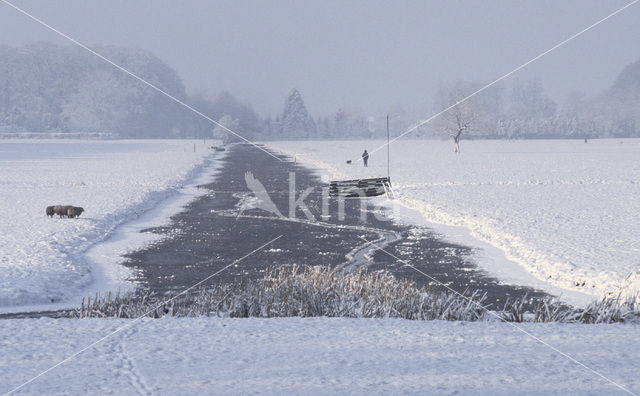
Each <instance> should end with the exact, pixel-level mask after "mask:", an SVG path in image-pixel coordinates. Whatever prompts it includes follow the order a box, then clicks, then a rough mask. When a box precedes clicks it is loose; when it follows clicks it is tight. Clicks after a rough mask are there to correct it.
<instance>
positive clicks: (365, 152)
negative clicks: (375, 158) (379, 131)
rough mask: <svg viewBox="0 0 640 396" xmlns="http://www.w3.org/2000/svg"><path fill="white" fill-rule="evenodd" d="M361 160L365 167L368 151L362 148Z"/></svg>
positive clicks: (367, 160)
mask: <svg viewBox="0 0 640 396" xmlns="http://www.w3.org/2000/svg"><path fill="white" fill-rule="evenodd" d="M362 161H363V162H364V166H365V168H366V167H367V162H369V153H367V150H366V149H365V150H364V153H362Z"/></svg>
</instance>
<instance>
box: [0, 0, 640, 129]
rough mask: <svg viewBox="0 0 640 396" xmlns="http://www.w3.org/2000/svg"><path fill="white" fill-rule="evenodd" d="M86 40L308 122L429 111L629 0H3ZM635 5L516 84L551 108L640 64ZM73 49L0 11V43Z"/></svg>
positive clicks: (205, 89)
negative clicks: (532, 87)
mask: <svg viewBox="0 0 640 396" xmlns="http://www.w3.org/2000/svg"><path fill="white" fill-rule="evenodd" d="M9 1H12V2H14V4H16V5H17V6H19V7H21V8H24V9H25V10H27V11H28V12H30V13H32V14H33V15H34V16H36V17H38V18H40V19H42V20H43V21H45V22H46V23H48V24H50V25H52V26H54V27H56V28H58V29H60V30H61V31H63V32H65V33H67V34H68V35H70V36H71V37H73V38H75V39H76V40H78V41H80V42H82V43H84V44H87V45H89V46H91V45H94V44H113V45H119V46H125V47H133V48H143V49H146V50H150V51H152V52H153V53H155V54H156V55H157V56H159V57H160V58H161V59H163V60H164V61H166V62H167V63H168V64H169V65H170V66H172V67H173V68H175V69H176V70H177V71H178V73H179V74H180V76H181V77H182V78H183V80H184V83H185V85H186V87H187V90H188V91H189V92H190V93H205V94H208V95H209V96H214V95H216V94H217V93H219V92H220V91H222V90H228V91H230V92H231V93H232V94H233V95H235V96H236V97H238V98H239V99H241V100H245V101H248V102H250V103H251V104H252V105H253V106H254V108H255V109H256V110H257V111H258V112H259V113H261V114H263V115H265V114H267V113H270V114H275V113H277V112H280V111H281V109H282V106H283V101H284V98H285V96H286V95H287V93H288V92H289V90H290V89H291V88H293V87H296V88H298V90H299V91H300V92H301V93H302V95H303V98H304V100H305V102H306V104H307V107H308V109H309V111H310V113H311V114H312V115H315V116H319V115H327V114H330V113H333V112H334V111H335V110H336V109H338V108H339V107H341V106H344V105H347V106H349V107H350V108H352V109H360V110H362V111H363V112H365V113H377V114H380V113H384V112H388V111H391V110H393V109H394V108H396V107H402V108H404V109H405V110H407V111H408V112H409V113H410V114H416V116H418V115H422V116H423V117H426V116H427V115H430V114H431V113H432V112H433V108H432V104H431V99H432V97H433V94H434V91H435V89H436V88H437V86H438V83H439V82H440V81H443V82H446V81H452V80H458V79H464V80H468V81H475V82H489V81H491V80H493V79H495V78H497V77H499V76H501V75H502V74H505V73H506V72H509V71H510V70H512V69H513V68H515V67H516V66H518V65H520V64H522V63H524V62H525V61H527V60H529V59H530V58H532V57H534V56H536V55H538V54H539V53H541V52H542V51H545V50H547V49H548V48H550V47H552V46H553V45H555V44H557V43H558V42H560V41H562V40H564V39H566V38H567V37H569V36H571V35H572V34H574V33H576V32H578V31H580V30H582V29H583V28H585V27H587V26H588V25H590V24H591V23H593V22H595V21H596V20H598V19H600V18H602V17H604V16H606V15H607V14H609V13H611V12H613V11H614V10H616V9H618V8H620V7H622V6H623V5H625V4H627V3H628V2H629V1H618V0H609V1H592V0H588V1H584V0H581V1H577V0H571V1H530V2H524V1H507V0H502V1H358V2H355V1H326V0H324V1H306V0H305V1H280V0H275V1H204V0H191V1H158V0H153V1H131V0H128V1H123V0H117V1H116V0H110V1H101V2H97V1H86V0H62V1H47V0H9ZM639 20H640V4H637V5H634V6H632V7H630V8H629V9H627V10H625V11H624V12H623V13H621V14H619V15H617V16H615V17H613V18H612V19H610V20H609V21H606V22H604V23H603V24H602V25H600V26H598V27H596V28H595V29H593V30H591V31H589V32H587V33H586V34H584V35H583V36H581V37H579V38H577V39H576V40H574V41H572V42H571V43H569V44H568V45H566V46H564V47H562V48H560V49H558V50H556V51H555V52H553V53H551V54H550V55H548V56H546V57H545V58H543V59H542V60H540V61H538V62H537V63H535V64H533V65H531V66H529V67H527V69H525V70H523V71H521V72H519V73H518V74H517V76H516V77H517V78H520V79H528V78H533V77H540V78H541V79H542V82H543V83H544V86H545V88H546V91H547V92H548V93H549V94H550V95H551V96H552V98H553V99H554V100H556V101H557V102H558V103H559V104H560V105H562V103H563V102H564V100H565V98H566V96H567V95H568V94H569V93H570V92H572V91H574V90H579V91H582V92H584V93H586V94H588V95H595V94H597V93H599V92H600V91H602V90H603V89H605V88H606V87H608V86H609V85H610V84H611V83H612V82H613V80H614V79H615V77H616V76H617V74H618V73H619V72H620V71H621V70H622V68H623V67H624V66H626V65H627V64H629V63H631V62H634V61H636V60H638V59H640V45H639V43H640V24H639V23H637V22H638V21H639ZM35 41H50V42H54V43H58V44H62V43H65V44H67V43H68V42H67V41H65V40H64V39H62V38H61V37H59V36H57V35H56V34H55V33H53V32H51V31H49V30H47V29H46V28H44V27H42V26H40V25H38V24H37V23H36V22H34V21H32V20H30V19H28V18H26V17H25V16H23V15H21V14H19V13H18V12H17V11H15V10H13V9H12V8H10V7H9V6H7V5H5V4H3V3H0V44H9V45H22V44H26V43H31V42H35Z"/></svg>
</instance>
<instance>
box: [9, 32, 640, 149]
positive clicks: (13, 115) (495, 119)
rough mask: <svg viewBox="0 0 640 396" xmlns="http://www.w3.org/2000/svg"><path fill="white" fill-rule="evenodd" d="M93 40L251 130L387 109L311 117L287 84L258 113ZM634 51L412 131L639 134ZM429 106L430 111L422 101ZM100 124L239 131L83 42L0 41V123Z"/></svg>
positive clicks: (108, 130) (363, 127)
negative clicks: (581, 86)
mask: <svg viewBox="0 0 640 396" xmlns="http://www.w3.org/2000/svg"><path fill="white" fill-rule="evenodd" d="M96 50H97V51H98V52H100V53H102V54H104V55H105V56H106V57H107V58H109V59H112V60H113V61H114V62H115V63H117V64H119V65H121V66H123V67H124V68H126V69H128V70H130V71H131V72H133V73H134V74H136V75H138V76H140V77H141V78H143V79H145V80H146V81H149V82H150V83H152V84H154V85H155V86H157V87H159V88H160V89H162V90H163V91H165V92H167V93H168V94H170V95H172V96H174V97H175V98H177V99H178V100H180V101H183V102H185V103H187V104H189V105H190V106H192V107H194V108H195V109H197V110H198V111H200V112H202V113H203V114H205V115H206V116H207V117H209V118H211V119H213V120H216V121H218V122H219V123H220V124H222V125H224V126H226V128H228V129H231V130H233V131H234V132H236V133H238V134H240V135H242V136H244V137H245V138H247V139H252V140H254V139H255V140H283V139H290V140H300V139H370V138H383V137H384V136H385V134H386V123H385V118H386V115H387V114H375V115H374V114H366V113H364V112H363V111H358V110H354V109H350V108H348V107H346V106H343V107H339V108H337V109H336V111H335V112H334V113H333V114H330V115H327V116H322V117H315V118H314V117H313V116H312V115H311V114H310V112H309V111H308V109H307V107H306V105H305V103H304V100H303V98H302V95H301V93H300V92H299V91H298V90H297V89H295V88H293V89H292V90H291V91H290V92H289V94H288V95H287V97H286V98H285V101H284V104H283V107H282V111H281V112H280V113H278V114H276V115H267V116H266V117H262V116H260V115H258V114H257V113H256V112H255V111H254V109H253V108H252V107H251V105H250V104H248V103H243V102H241V101H238V100H237V99H236V98H234V97H233V96H232V95H231V94H230V93H228V92H223V93H221V94H219V95H218V96H217V97H215V98H213V99H211V98H207V97H205V96H202V95H189V94H187V92H186V90H185V87H184V85H183V83H182V81H181V79H180V77H179V76H178V74H177V73H176V71H175V70H173V69H172V68H171V67H169V66H168V65H167V64H166V63H164V62H163V61H161V60H160V59H159V58H157V57H156V56H154V55H153V54H151V53H150V52H147V51H141V50H132V49H126V48H120V47H114V46H103V47H97V48H96ZM481 87H483V84H482V83H475V82H469V81H454V82H449V83H443V84H441V85H440V86H439V87H438V89H437V90H436V92H435V93H434V94H433V95H431V96H432V99H433V100H432V101H433V107H432V109H425V111H424V116H430V115H431V114H435V113H438V112H440V111H441V110H442V109H444V108H447V107H449V106H451V105H452V104H455V103H457V102H459V101H460V100H461V99H463V98H465V97H466V96H467V95H469V94H470V93H472V92H475V91H477V90H478V89H479V88H481ZM639 104H640V61H638V62H636V63H634V64H631V65H629V66H628V67H627V68H625V69H624V70H623V71H622V73H621V74H620V75H619V76H618V78H617V79H616V80H615V82H614V84H613V85H612V86H611V87H610V88H609V89H608V90H606V91H605V92H603V93H602V94H600V95H598V96H596V97H593V98H587V97H586V96H585V95H583V94H580V93H579V92H575V93H573V94H571V95H570V96H569V98H568V99H567V101H566V102H565V103H564V104H562V105H558V104H557V103H556V102H555V101H553V100H552V99H551V98H550V97H549V96H548V95H547V94H546V93H545V90H544V87H543V85H542V83H541V81H540V80H536V79H533V80H527V81H521V80H519V79H513V80H511V81H509V82H502V83H500V84H496V85H494V86H492V87H490V88H489V89H487V90H484V91H483V92H482V93H480V94H478V95H476V96H474V97H473V98H471V99H469V100H467V101H464V103H461V104H460V105H458V106H456V107H455V108H454V109H452V110H451V111H449V112H447V113H445V114H443V115H442V116H441V117H438V118H437V119H434V120H433V121H432V122H429V123H426V124H424V125H421V126H420V127H419V128H416V129H415V131H414V132H412V134H411V136H412V137H428V138H451V137H457V138H458V139H459V138H460V137H461V135H462V136H464V138H477V139H480V138H501V139H517V138H592V137H638V136H640V106H638V105H639ZM428 110H430V111H428ZM388 113H389V114H391V116H392V123H393V129H394V134H398V133H401V132H402V131H405V130H407V129H409V128H412V127H413V126H416V125H418V124H419V123H420V121H419V120H417V121H416V119H415V118H413V117H411V116H409V115H408V114H407V113H406V112H405V111H403V110H402V109H401V108H397V107H396V108H393V109H390V111H389V112H388ZM2 132H5V133H6V132H44V133H47V132H49V133H57V134H64V133H69V134H71V133H74V134H77V133H82V132H86V133H100V134H103V135H111V136H117V137H123V138H186V137H190V138H204V137H211V136H212V135H215V136H216V137H219V138H223V139H225V140H226V141H233V140H234V139H235V136H234V135H233V134H230V133H229V132H228V131H227V130H226V129H225V128H221V127H216V126H215V125H212V123H211V122H210V121H208V120H206V119H204V118H202V117H200V116H198V115H197V114H195V113H193V112H190V111H188V110H186V109H184V108H183V107H182V106H179V105H178V104H176V103H175V102H173V101H170V100H168V99H167V98H166V97H165V96H164V95H162V94H160V93H158V92H156V91H154V90H152V89H150V88H149V87H148V86H145V85H144V84H141V83H140V82H139V81H137V80H135V79H134V78H133V77H131V76H129V75H127V74H126V73H123V72H122V71H120V70H117V69H116V68H114V67H113V66H112V65H109V64H107V63H105V62H103V61H102V60H100V59H97V58H96V57H95V56H93V55H91V54H89V53H87V52H86V51H84V50H83V49H81V48H77V47H71V46H58V45H53V44H49V43H37V44H31V45H27V46H23V47H17V48H16V47H9V46H0V133H2Z"/></svg>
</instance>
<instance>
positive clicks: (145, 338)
mask: <svg viewBox="0 0 640 396" xmlns="http://www.w3.org/2000/svg"><path fill="white" fill-rule="evenodd" d="M127 323H131V321H127V320H107V319H88V320H68V319H60V320H53V319H40V320H38V319H27V320H4V321H0V334H2V335H3V342H2V343H1V344H0V352H1V353H2V357H3V358H2V359H1V360H0V393H4V392H8V391H10V390H12V389H13V388H15V387H17V386H19V385H20V384H22V383H23V382H25V381H27V380H29V379H31V378H32V377H33V376H35V375H37V374H39V373H41V372H42V371H44V370H45V369H48V368H49V367H51V366H53V365H54V364H57V363H59V362H60V361H62V360H63V359H64V358H66V357H68V356H70V355H71V354H73V353H75V352H77V351H79V350H80V349H82V348H83V347H85V346H87V345H89V344H90V343H92V342H94V341H96V340H98V339H100V338H101V337H103V336H105V335H107V334H109V333H111V332H112V331H113V330H115V329H116V328H118V326H121V325H124V324H127ZM522 327H523V328H524V329H526V331H528V332H529V333H531V334H533V335H535V336H536V337H538V338H540V339H541V340H542V341H544V342H546V343H548V344H550V345H552V346H554V347H555V348H558V349H559V350H561V351H562V352H564V353H567V354H569V355H570V356H572V357H573V358H575V359H577V360H578V361H579V362H581V363H583V364H585V365H587V366H588V367H590V368H592V369H593V370H596V371H597V372H599V373H601V374H602V375H603V376H605V377H607V378H609V379H611V380H612V381H614V382H616V383H618V384H619V385H621V386H623V387H625V388H627V389H628V390H630V391H631V392H635V393H639V392H640V377H638V375H637V374H638V367H640V344H639V343H638V342H637V332H638V328H637V326H633V325H557V324H549V325H533V324H525V325H522ZM103 393H110V394H133V393H139V394H172V395H173V394H180V395H196V394H253V393H259V394H280V395H281V394H305V395H314V394H340V395H342V394H356V395H358V394H362V395H370V394H406V393H409V394H454V393H455V394H474V395H477V394H498V395H512V394H519V395H522V394H558V395H571V394H624V392H623V391H622V390H620V389H619V388H617V387H616V386H614V385H612V384H611V383H610V382H607V381H606V380H605V379H603V378H601V377H599V376H597V375H596V374H594V373H593V372H591V371H589V370H588V369H585V368H584V367H583V366H580V365H579V364H577V363H576V362H574V361H571V360H570V359H568V358H566V357H564V356H562V355H560V354H559V353H557V352H555V351H553V350H552V349H550V348H549V347H547V346H545V345H543V344H542V343H541V342H539V341H536V340H534V339H533V338H531V337H529V336H527V335H525V334H523V333H522V332H520V331H518V330H517V329H515V328H513V327H512V326H510V325H507V324H504V323H487V322H482V323H464V322H441V321H431V322H421V321H406V320H392V319H329V318H307V319H301V318H287V319H220V318H188V319H176V318H171V319H169V318H166V319H156V320H154V319H145V320H143V321H142V322H141V323H135V324H133V326H132V327H130V328H127V329H125V330H123V331H122V332H119V333H117V334H115V335H114V336H112V337H110V338H107V339H106V340H105V341H104V342H101V343H99V344H97V345H96V346H94V347H92V348H90V349H88V350H87V351H85V352H83V353H82V354H80V355H79V356H77V357H75V358H74V359H72V360H70V361H68V362H66V363H64V364H62V365H61V366H59V367H57V368H55V369H53V370H52V371H50V372H48V373H46V374H44V375H43V376H42V377H40V378H38V379H36V380H35V381H33V382H32V383H30V384H28V385H26V386H25V387H24V388H23V389H22V390H21V391H19V392H16V394H17V395H19V394H46V395H62V394H65V395H66V394H103Z"/></svg>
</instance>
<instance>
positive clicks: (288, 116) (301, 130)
mask: <svg viewBox="0 0 640 396" xmlns="http://www.w3.org/2000/svg"><path fill="white" fill-rule="evenodd" d="M280 128H281V134H282V136H283V137H286V138H296V139H307V138H311V137H315V135H316V123H315V122H314V121H313V118H311V117H310V116H309V112H308V111H307V107H306V106H305V105H304V100H302V95H300V92H298V90H297V89H295V88H294V89H292V90H291V92H290V93H289V96H288V97H287V99H286V100H285V102H284V110H283V111H282V117H281V120H280Z"/></svg>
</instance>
